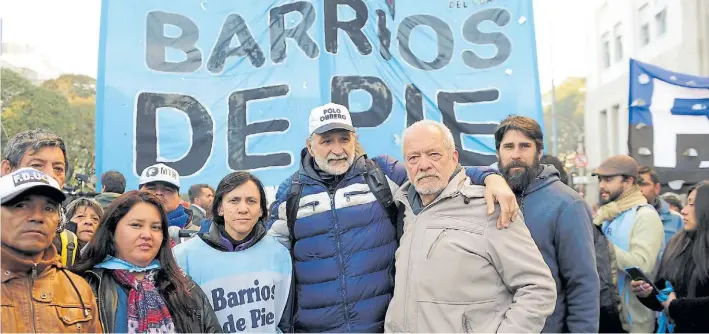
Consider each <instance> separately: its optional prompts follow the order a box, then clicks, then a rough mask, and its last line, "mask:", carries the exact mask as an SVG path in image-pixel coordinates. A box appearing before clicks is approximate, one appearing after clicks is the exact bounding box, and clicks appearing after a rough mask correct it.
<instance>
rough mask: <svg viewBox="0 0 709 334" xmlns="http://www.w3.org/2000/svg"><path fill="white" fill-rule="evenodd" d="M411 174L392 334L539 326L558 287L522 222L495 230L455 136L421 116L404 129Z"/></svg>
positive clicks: (402, 191) (402, 192) (388, 323)
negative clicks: (461, 158) (465, 168)
mask: <svg viewBox="0 0 709 334" xmlns="http://www.w3.org/2000/svg"><path fill="white" fill-rule="evenodd" d="M403 149H404V161H405V163H406V171H407V173H408V176H409V180H410V181H407V182H406V183H404V185H403V186H402V187H401V188H399V190H398V191H397V192H396V194H395V195H394V197H395V200H396V202H397V204H398V205H399V206H400V207H401V206H403V207H404V208H405V211H404V234H403V236H402V238H401V240H400V246H399V248H398V250H397V251H396V277H395V283H394V297H393V299H392V301H391V303H390V304H389V307H388V309H387V314H386V320H385V323H384V329H385V331H386V332H518V333H533V332H537V333H538V332H540V331H541V330H542V328H543V327H544V322H545V321H546V318H547V317H548V316H549V315H550V314H552V312H553V311H554V305H555V302H556V287H555V285H554V280H553V278H552V276H551V273H550V271H549V267H547V265H546V264H545V263H544V259H543V258H542V255H541V254H540V252H539V249H538V248H537V246H536V245H535V244H534V240H532V237H531V235H530V233H529V230H527V227H526V225H525V224H524V222H523V221H522V220H521V219H519V218H518V219H517V220H516V221H515V222H513V223H512V224H511V225H510V227H509V228H508V229H507V230H498V229H497V227H496V220H497V216H498V215H499V208H497V209H496V210H495V213H494V214H493V215H488V214H487V209H486V206H485V201H484V199H483V192H484V188H483V187H480V186H475V185H472V184H471V183H470V180H469V179H468V178H467V177H466V176H465V173H463V172H461V171H462V168H461V166H460V165H459V164H458V152H457V151H456V150H455V144H454V141H453V135H452V134H451V132H450V130H448V128H446V127H445V126H444V125H443V124H441V123H437V122H434V121H430V120H424V121H420V122H417V123H416V124H414V125H412V126H411V127H409V128H408V129H406V131H405V132H404V135H403Z"/></svg>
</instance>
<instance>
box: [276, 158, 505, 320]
mask: <svg viewBox="0 0 709 334" xmlns="http://www.w3.org/2000/svg"><path fill="white" fill-rule="evenodd" d="M301 157H302V159H301V168H300V170H299V171H298V173H300V175H299V180H300V183H301V184H302V193H301V197H300V203H299V210H298V219H297V220H296V222H295V226H294V228H293V232H294V239H295V246H294V252H293V254H294V255H293V261H294V267H295V269H294V273H293V275H294V279H295V280H296V287H295V293H296V300H297V304H296V305H295V318H294V326H295V331H296V332H360V333H361V332H369V333H371V332H382V331H383V330H384V316H385V314H386V310H387V307H388V305H389V302H390V301H391V297H392V293H393V291H394V252H395V251H396V248H397V247H398V240H397V239H396V229H395V225H394V224H393V223H392V222H391V221H390V220H389V217H388V216H387V214H386V212H385V210H384V208H383V207H382V206H381V205H380V204H379V203H378V202H377V200H376V198H375V197H374V195H373V194H372V193H371V192H370V190H369V186H368V185H367V183H366V182H365V180H364V178H363V177H362V173H363V171H364V167H365V166H364V159H363V158H362V157H360V158H358V159H357V160H355V162H354V164H353V166H352V167H351V168H350V170H349V171H347V173H346V174H344V175H343V176H340V177H338V179H337V180H336V181H335V182H325V181H324V180H322V179H321V177H320V174H319V172H318V171H317V170H316V169H315V168H314V167H313V159H312V157H310V155H309V154H307V151H305V150H304V151H303V153H302V155H301ZM372 160H374V161H375V162H376V163H377V164H378V165H379V167H380V168H381V169H382V171H383V172H384V174H386V176H387V178H388V179H389V181H390V186H391V187H393V188H396V187H398V186H399V185H401V184H402V183H404V181H406V179H407V177H406V170H405V168H404V165H403V163H400V162H398V161H396V160H395V159H394V158H392V157H389V156H377V157H374V158H373V159H372ZM493 173H495V171H494V170H492V169H490V168H487V167H477V168H469V169H467V170H466V174H467V175H468V176H471V179H472V180H473V182H474V183H476V184H482V183H483V181H484V179H485V177H486V176H487V175H490V174H493ZM290 185H291V180H290V179H287V180H285V181H284V182H283V183H282V184H281V186H280V187H279V188H278V191H277V193H276V201H275V202H274V203H273V204H272V206H271V210H270V212H271V216H270V218H269V222H268V223H267V228H268V229H270V230H269V234H272V235H274V236H277V237H279V238H280V241H281V242H282V243H284V244H288V245H289V244H290V241H289V231H288V228H287V224H286V210H285V206H286V199H287V198H286V197H287V195H288V191H289V188H290Z"/></svg>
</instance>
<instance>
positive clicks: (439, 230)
mask: <svg viewBox="0 0 709 334" xmlns="http://www.w3.org/2000/svg"><path fill="white" fill-rule="evenodd" d="M449 234H452V235H453V236H454V235H455V234H459V235H466V234H474V235H481V234H482V231H481V230H480V229H478V228H477V226H474V225H473V226H456V225H449V224H441V225H430V226H427V227H426V230H425V234H424V237H423V238H424V239H423V245H424V250H425V252H424V253H423V254H424V255H425V258H426V260H430V259H431V258H432V257H433V255H434V253H435V252H436V250H437V249H438V248H439V247H440V246H441V244H445V243H446V241H447V239H448V237H449Z"/></svg>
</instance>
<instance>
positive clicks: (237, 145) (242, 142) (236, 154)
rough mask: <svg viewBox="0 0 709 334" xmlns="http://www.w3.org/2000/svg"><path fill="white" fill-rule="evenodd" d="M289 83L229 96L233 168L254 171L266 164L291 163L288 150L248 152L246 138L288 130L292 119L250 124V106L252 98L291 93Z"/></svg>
mask: <svg viewBox="0 0 709 334" xmlns="http://www.w3.org/2000/svg"><path fill="white" fill-rule="evenodd" d="M288 89H289V88H288V85H279V86H268V87H261V88H256V89H249V90H242V91H238V92H234V93H233V94H231V95H230V96H229V122H228V125H227V126H228V127H227V129H228V130H227V152H228V154H229V157H228V158H229V159H228V161H229V168H231V169H233V170H251V169H257V168H265V167H278V166H288V165H290V163H291V158H290V155H289V154H288V153H273V154H265V155H263V154H262V155H248V154H247V153H246V137H248V136H250V135H253V134H260V133H265V132H282V131H285V130H287V129H288V121H286V120H280V119H279V120H272V121H265V122H256V123H251V124H249V123H247V120H246V108H247V104H248V102H249V101H253V100H264V99H269V98H274V97H278V96H285V95H286V94H288Z"/></svg>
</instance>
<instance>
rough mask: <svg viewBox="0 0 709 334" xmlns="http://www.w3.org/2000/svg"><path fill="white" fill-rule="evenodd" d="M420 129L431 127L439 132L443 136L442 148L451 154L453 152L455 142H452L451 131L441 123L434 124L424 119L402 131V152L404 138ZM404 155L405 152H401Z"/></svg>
mask: <svg viewBox="0 0 709 334" xmlns="http://www.w3.org/2000/svg"><path fill="white" fill-rule="evenodd" d="M420 127H433V128H436V129H438V130H439V131H441V134H442V135H443V147H445V148H446V149H447V150H448V152H453V151H454V150H455V140H453V133H451V130H450V129H448V127H447V126H445V125H444V124H443V123H440V122H436V121H434V120H430V119H424V120H420V121H418V122H416V123H414V124H411V126H409V127H408V128H406V129H404V132H403V133H402V135H401V150H402V152H403V150H404V142H405V141H406V137H407V136H408V135H409V133H410V132H411V131H412V130H413V129H416V128H420ZM403 153H405V152H403Z"/></svg>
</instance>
